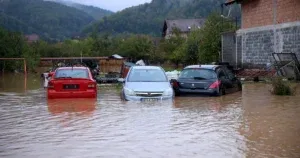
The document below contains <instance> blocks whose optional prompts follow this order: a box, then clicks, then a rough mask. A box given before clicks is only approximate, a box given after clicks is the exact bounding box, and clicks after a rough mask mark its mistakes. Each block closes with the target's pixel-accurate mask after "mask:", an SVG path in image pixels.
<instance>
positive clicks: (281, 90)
mask: <svg viewBox="0 0 300 158" xmlns="http://www.w3.org/2000/svg"><path fill="white" fill-rule="evenodd" d="M295 88H296V87H292V86H291V84H290V82H289V81H284V80H283V78H281V77H275V78H273V79H272V89H271V93H272V94H274V95H294V93H295V90H296V89H295Z"/></svg>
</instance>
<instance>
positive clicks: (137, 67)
mask: <svg viewBox="0 0 300 158" xmlns="http://www.w3.org/2000/svg"><path fill="white" fill-rule="evenodd" d="M132 69H143V70H144V69H149V70H161V67H160V66H133V67H132Z"/></svg>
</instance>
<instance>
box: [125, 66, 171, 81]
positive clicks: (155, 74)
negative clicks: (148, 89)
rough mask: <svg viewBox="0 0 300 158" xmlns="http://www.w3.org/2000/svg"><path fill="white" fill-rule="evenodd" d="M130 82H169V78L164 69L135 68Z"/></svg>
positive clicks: (129, 77)
mask: <svg viewBox="0 0 300 158" xmlns="http://www.w3.org/2000/svg"><path fill="white" fill-rule="evenodd" d="M127 81H128V82H167V81H168V78H167V77H166V75H165V74H164V72H163V71H162V70H159V69H133V70H132V71H131V72H130V74H129V76H128V80H127Z"/></svg>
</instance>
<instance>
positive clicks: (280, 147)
mask: <svg viewBox="0 0 300 158" xmlns="http://www.w3.org/2000/svg"><path fill="white" fill-rule="evenodd" d="M39 77H40V76H38V75H37V76H28V78H27V80H26V81H24V77H22V76H21V75H19V76H18V75H15V76H11V75H7V76H5V77H3V76H1V78H0V125H1V129H0V157H23V158H33V157H42V158H57V157H63V158H83V157H107V158H114V157H116V158H123V157H124V158H128V157H130V158H132V157H139V158H140V157H147V158H148V157H149V158H154V157H155V158H157V157H168V158H181V157H184V158H185V157H187V158H192V157H195V158H202V157H205V158H207V157H213V158H221V157H222V158H226V157H228V158H243V157H249V158H252V157H255V158H261V157H272V158H273V157H280V158H282V157H286V158H299V157H300V97H299V94H298V95H297V96H272V95H270V93H269V91H268V87H267V85H266V84H262V83H258V84H244V85H243V92H239V93H234V94H230V95H226V96H223V97H194V96H182V97H176V99H175V101H174V103H170V102H161V103H160V102H159V103H144V104H141V103H135V102H124V101H121V100H120V96H119V92H118V90H116V89H115V88H111V89H109V88H105V89H104V88H99V94H98V99H97V100H96V101H95V100H82V99H79V100H52V101H47V99H46V93H45V90H44V89H43V88H42V82H41V79H40V78H39Z"/></svg>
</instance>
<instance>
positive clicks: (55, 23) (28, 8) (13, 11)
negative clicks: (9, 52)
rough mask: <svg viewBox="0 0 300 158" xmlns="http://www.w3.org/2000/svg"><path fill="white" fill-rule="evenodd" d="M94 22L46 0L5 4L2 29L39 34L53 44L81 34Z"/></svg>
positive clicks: (0, 7)
mask: <svg viewBox="0 0 300 158" xmlns="http://www.w3.org/2000/svg"><path fill="white" fill-rule="evenodd" d="M93 21H94V18H93V17H92V16H90V15H88V14H87V13H85V12H83V11H81V10H78V9H76V8H73V7H68V6H65V5H62V4H58V3H55V2H49V1H43V0H1V1H0V26H1V27H4V28H6V29H8V30H10V31H20V32H22V33H24V34H33V33H36V34H38V35H39V36H40V37H41V38H43V39H46V40H49V41H61V40H63V39H66V38H69V37H72V36H74V35H76V34H78V33H79V32H80V31H81V29H82V28H84V26H86V25H88V24H90V23H91V22H93Z"/></svg>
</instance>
